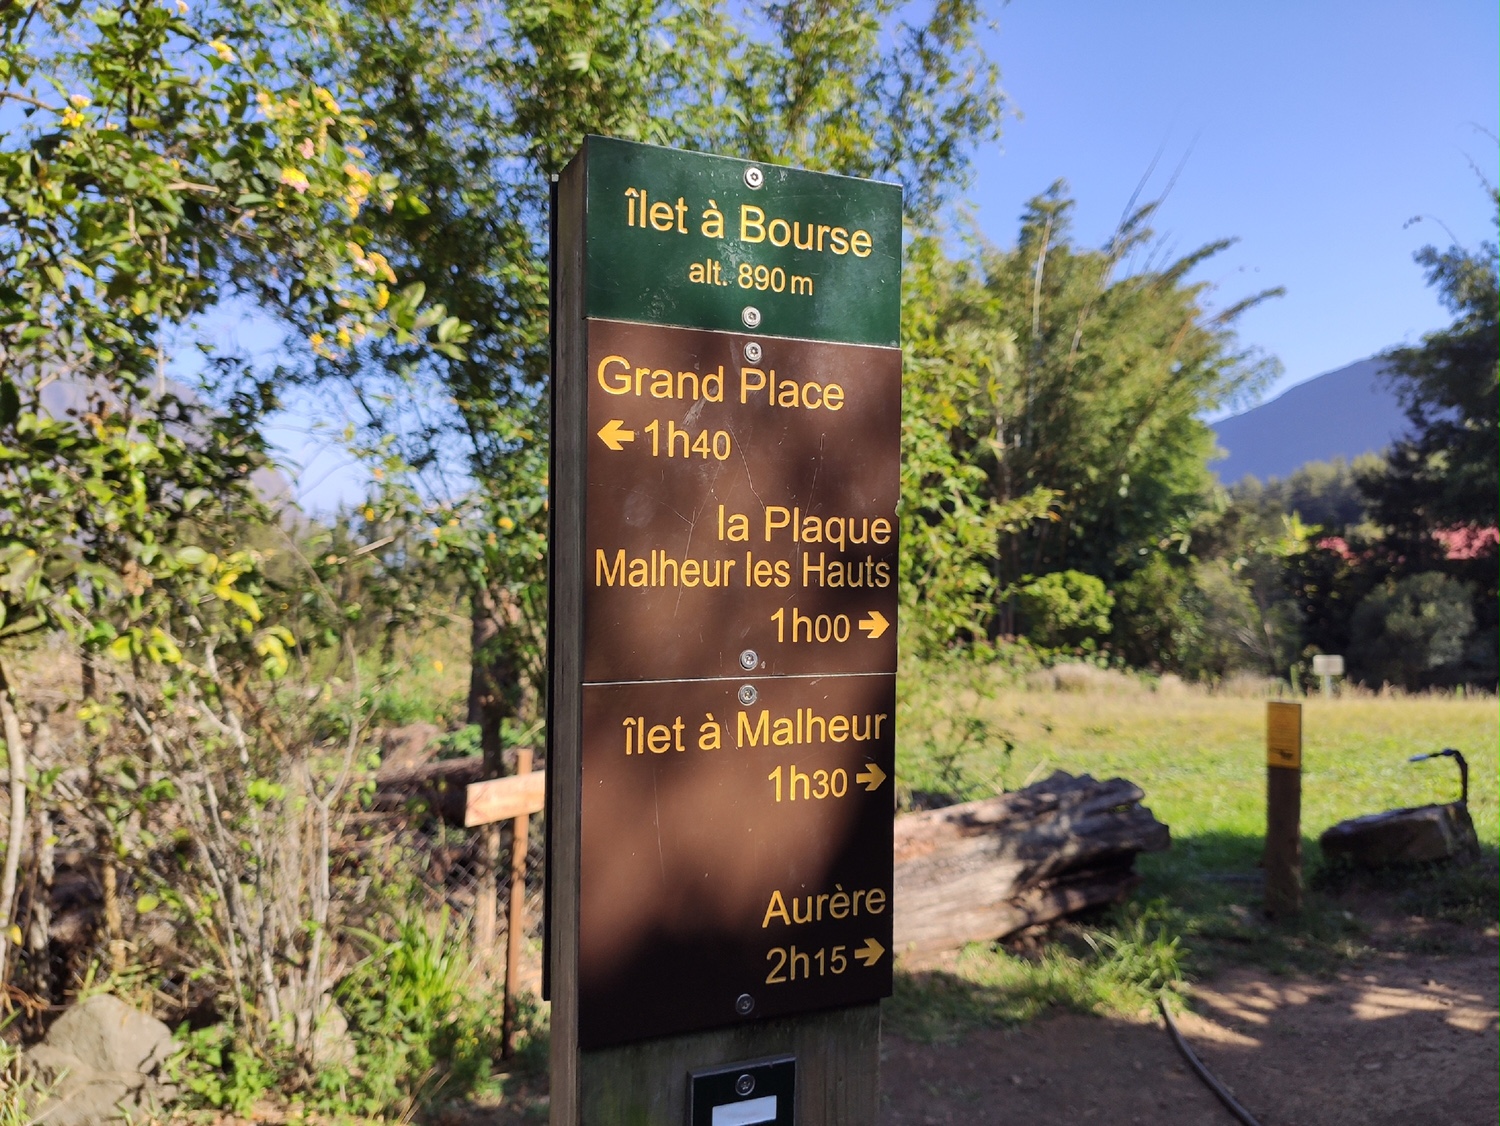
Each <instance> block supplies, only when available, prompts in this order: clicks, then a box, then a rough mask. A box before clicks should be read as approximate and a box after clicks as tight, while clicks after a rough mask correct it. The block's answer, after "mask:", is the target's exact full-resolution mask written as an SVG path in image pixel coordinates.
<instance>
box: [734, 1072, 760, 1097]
mask: <svg viewBox="0 0 1500 1126" xmlns="http://www.w3.org/2000/svg"><path fill="white" fill-rule="evenodd" d="M753 1090H755V1076H753V1075H751V1074H750V1073H749V1072H746V1073H745V1074H744V1075H741V1076H740V1077H739V1078H738V1079H736V1080H735V1081H734V1093H735V1094H736V1095H739V1096H740V1098H744V1097H745V1096H746V1095H748V1094H749V1093H750V1092H751V1091H753Z"/></svg>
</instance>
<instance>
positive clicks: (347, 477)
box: [221, 0, 1500, 508]
mask: <svg viewBox="0 0 1500 1126" xmlns="http://www.w3.org/2000/svg"><path fill="white" fill-rule="evenodd" d="M994 14H995V22H996V25H997V26H996V28H995V29H994V30H993V31H991V32H989V33H987V35H986V38H985V42H986V46H987V47H988V49H989V51H990V53H991V56H992V57H993V58H994V59H995V60H996V61H997V62H998V63H999V64H1000V67H1001V70H1002V81H1003V85H1004V86H1005V89H1006V91H1007V92H1008V93H1009V95H1010V97H1011V98H1012V102H1013V108H1014V109H1015V110H1016V111H1018V112H1019V114H1020V115H1021V116H1019V117H1011V118H1009V119H1008V120H1007V121H1006V123H1005V130H1004V136H1003V138H1002V139H1001V141H1000V143H999V145H998V146H991V147H988V148H986V149H985V150H983V151H982V152H980V153H979V154H978V155H977V160H976V167H975V174H974V180H973V183H972V185H971V187H970V189H969V192H968V201H969V203H970V205H971V206H972V208H973V212H974V216H975V218H976V220H977V222H978V223H979V226H980V228H981V230H982V231H983V232H984V234H985V235H986V236H987V237H988V238H989V239H991V240H992V241H994V242H996V243H999V244H1001V245H1006V244H1009V243H1010V242H1012V241H1013V240H1014V238H1015V233H1016V229H1017V220H1018V217H1019V216H1020V214H1021V211H1022V208H1023V207H1024V206H1025V203H1026V201H1027V200H1028V199H1030V198H1031V197H1032V196H1034V195H1036V194H1038V193H1039V192H1041V191H1043V190H1045V189H1046V188H1047V186H1048V185H1049V184H1051V183H1052V181H1054V180H1056V179H1059V178H1063V179H1066V180H1067V181H1068V182H1069V185H1070V187H1071V189H1072V192H1073V197H1074V199H1075V200H1076V201H1077V208H1076V210H1075V237H1076V238H1077V240H1078V241H1079V242H1081V243H1083V244H1085V245H1091V246H1099V245H1103V244H1104V243H1105V242H1106V241H1107V240H1108V238H1109V235H1110V232H1111V231H1112V230H1113V228H1114V225H1115V223H1116V222H1117V221H1118V220H1119V218H1120V214H1121V212H1122V210H1123V209H1124V207H1125V205H1126V203H1127V201H1128V200H1129V199H1130V196H1131V193H1132V192H1134V191H1135V189H1136V187H1137V185H1138V184H1139V183H1140V181H1141V178H1142V176H1143V175H1144V174H1145V173H1146V171H1147V169H1148V168H1149V167H1150V166H1151V165H1152V162H1153V161H1155V162H1156V171H1155V173H1154V175H1153V176H1152V177H1151V178H1150V180H1149V181H1148V182H1147V184H1146V190H1145V194H1144V196H1143V198H1146V199H1149V198H1153V197H1154V196H1155V195H1158V194H1160V193H1161V192H1162V191H1163V190H1165V189H1166V187H1167V185H1168V181H1169V180H1170V179H1171V178H1172V176H1173V174H1174V173H1177V178H1176V182H1175V184H1174V185H1173V187H1172V190H1171V193H1170V195H1169V196H1168V198H1167V200H1166V202H1165V204H1164V206H1163V207H1162V209H1161V211H1160V212H1159V214H1158V216H1157V220H1156V224H1155V226H1156V229H1157V231H1158V233H1159V234H1161V235H1163V236H1165V237H1166V238H1167V240H1168V242H1169V245H1170V246H1172V247H1174V248H1175V249H1176V250H1177V252H1179V253H1186V252H1187V251H1190V250H1192V249H1195V248H1196V247H1198V246H1200V245H1202V244H1203V243H1206V242H1210V241H1213V240H1215V239H1219V238H1224V237H1237V238H1238V239H1239V240H1240V241H1239V242H1238V243H1237V244H1236V245H1235V246H1234V247H1233V248H1232V249H1230V250H1229V251H1227V252H1225V253H1224V254H1222V255H1220V256H1219V257H1217V258H1215V259H1213V260H1212V261H1211V262H1210V263H1209V264H1208V266H1207V267H1206V268H1205V270H1204V271H1203V273H1202V277H1203V279H1205V280H1208V281H1210V282H1212V283H1214V284H1215V285H1216V287H1217V289H1216V298H1217V299H1218V300H1219V301H1222V302H1223V303H1225V304H1227V303H1229V302H1232V301H1234V300H1237V299H1239V298H1241V297H1243V296H1246V295H1248V294H1250V293H1254V292H1258V291H1259V290H1262V289H1265V288H1268V287H1272V286H1284V287H1285V288H1286V290H1287V293H1286V296H1285V297H1282V298H1279V299H1275V300H1272V301H1269V302H1267V303H1265V304H1263V305H1262V306H1260V307H1259V308H1257V309H1255V310H1252V311H1251V312H1250V313H1249V314H1247V315H1246V316H1245V317H1244V318H1243V319H1242V320H1241V321H1240V337H1241V340H1242V342H1243V343H1245V344H1247V345H1251V346H1254V347H1257V348H1259V349H1261V350H1262V351H1264V352H1266V353H1268V354H1270V355H1272V356H1275V357H1277V358H1279V359H1280V361H1281V362H1282V364H1283V365H1284V374H1283V375H1282V377H1281V379H1280V381H1279V382H1278V383H1277V384H1276V385H1274V386H1273V387H1271V388H1270V389H1268V391H1267V395H1268V396H1270V395H1274V394H1276V393H1277V392H1278V391H1280V390H1283V389H1285V388H1286V387H1287V386H1290V385H1292V384H1294V383H1299V382H1301V381H1303V380H1305V379H1310V378H1312V377H1313V376H1316V375H1319V374H1321V373H1323V372H1326V371H1330V370H1332V369H1334V368H1338V367H1342V366H1343V365H1345V364H1348V363H1352V362H1353V361H1355V360H1358V359H1362V358H1364V357H1366V356H1369V355H1371V354H1373V353H1375V352H1378V351H1380V350H1382V349H1384V348H1387V347H1390V346H1391V345H1394V344H1400V343H1405V342H1414V341H1416V340H1418V339H1419V338H1420V337H1421V334H1422V333H1424V332H1427V331H1431V330H1432V329H1434V328H1438V327H1440V326H1441V325H1443V324H1445V323H1447V321H1448V319H1449V318H1448V316H1447V314H1446V312H1445V311H1444V310H1443V309H1442V307H1441V306H1440V305H1439V304H1438V302H1437V300H1436V298H1435V297H1434V295H1433V292H1432V290H1430V289H1428V288H1427V286H1426V284H1425V282H1424V279H1423V276H1422V273H1421V270H1420V269H1419V268H1418V267H1417V266H1416V265H1415V263H1413V262H1412V260H1411V255H1412V252H1413V251H1415V250H1416V249H1418V248H1419V247H1421V246H1423V245H1424V244H1426V243H1428V242H1435V243H1438V244H1440V245H1443V246H1446V245H1448V244H1449V243H1450V242H1451V241H1452V239H1451V238H1450V237H1449V234H1448V231H1445V230H1444V228H1443V226H1440V225H1439V221H1441V223H1442V224H1445V225H1446V227H1447V228H1448V229H1449V230H1451V231H1452V235H1453V237H1454V238H1457V239H1458V240H1459V241H1461V242H1463V243H1465V244H1468V245H1473V244H1475V243H1478V242H1479V241H1480V240H1482V239H1487V238H1493V237H1494V229H1493V226H1492V215H1493V212H1492V209H1491V207H1490V206H1489V205H1488V204H1487V201H1486V198H1485V195H1484V192H1483V190H1482V188H1481V186H1480V182H1479V179H1478V177H1477V175H1476V173H1475V171H1474V169H1473V168H1471V166H1470V161H1471V160H1472V161H1473V162H1474V163H1475V164H1477V165H1478V166H1479V167H1480V168H1481V169H1482V170H1483V171H1484V172H1485V174H1486V175H1487V176H1488V178H1489V179H1490V180H1491V181H1492V182H1494V181H1495V180H1496V179H1497V173H1496V143H1495V141H1494V139H1493V138H1494V137H1495V136H1496V135H1500V122H1497V105H1500V64H1497V58H1500V51H1497V44H1500V6H1497V5H1496V4H1495V2H1494V0H1430V2H1428V3H1418V2H1415V0H1361V2H1358V3H1355V2H1348V0H1302V2H1300V3H1291V2H1287V0H1250V2H1240V3H1226V2H1223V0H1148V2H1145V3H1130V4H1127V3H1122V2H1121V0H1014V2H1013V3H1011V4H1008V5H1005V6H1000V5H998V4H996V6H995V9H994ZM1485 131H1488V135H1486V132H1485ZM1417 215H1422V216H1425V218H1424V219H1423V220H1422V221H1421V222H1420V223H1417V224H1415V225H1411V226H1407V224H1408V221H1409V220H1410V219H1412V218H1413V217H1414V216H1417ZM221 331H223V332H224V333H225V335H226V336H228V337H236V336H237V337H240V338H241V342H242V343H248V342H249V340H247V339H246V338H247V337H249V338H254V337H257V336H259V335H260V334H259V333H257V332H256V331H255V330H254V328H253V327H252V325H250V324H246V323H244V322H243V321H242V322H240V323H239V324H238V325H233V324H227V323H226V324H224V325H222V326H221ZM252 346H254V345H252ZM320 406H321V407H322V409H323V410H324V411H326V412H327V413H328V415H329V416H331V417H332V418H333V419H337V418H338V414H339V410H338V403H337V401H336V399H330V398H327V397H320ZM273 438H274V440H275V441H276V442H277V443H278V444H279V445H280V446H281V447H282V449H283V451H284V452H285V453H286V454H287V455H288V457H289V460H290V461H292V462H293V463H296V464H300V465H302V466H303V467H304V470H303V472H302V473H300V474H297V475H296V476H297V478H298V481H297V483H298V487H299V493H300V494H301V495H302V496H303V497H304V500H305V501H306V502H309V503H311V504H312V505H313V506H314V507H319V508H323V507H330V506H332V505H335V504H337V503H338V502H339V501H340V500H341V499H342V500H344V501H345V502H346V503H347V502H351V501H353V500H354V499H356V498H357V497H358V496H359V495H360V492H361V487H360V485H359V483H358V481H357V480H356V477H355V475H352V474H351V473H350V469H349V467H348V463H347V461H346V459H345V458H343V457H342V456H340V455H339V454H338V453H337V452H336V448H335V446H334V444H333V443H330V442H329V441H328V438H327V435H326V434H318V433H311V434H310V433H308V432H307V430H306V429H305V427H303V426H301V425H299V424H298V423H297V422H296V421H294V420H293V419H292V418H288V419H286V424H285V425H284V426H283V427H280V428H278V429H277V430H276V431H275V432H274V435H273Z"/></svg>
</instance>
